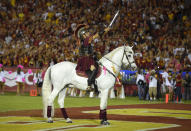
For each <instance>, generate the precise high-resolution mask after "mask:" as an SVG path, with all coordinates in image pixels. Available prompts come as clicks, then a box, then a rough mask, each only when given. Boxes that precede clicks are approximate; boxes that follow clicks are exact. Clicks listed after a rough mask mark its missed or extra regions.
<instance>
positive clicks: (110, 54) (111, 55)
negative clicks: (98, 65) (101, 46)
mask: <svg viewBox="0 0 191 131" xmlns="http://www.w3.org/2000/svg"><path fill="white" fill-rule="evenodd" d="M122 48H123V46H120V47H118V48H115V49H114V50H112V51H111V52H109V53H108V54H106V55H105V56H104V57H106V58H109V59H110V58H112V57H113V55H114V54H115V53H116V52H117V51H119V50H121V49H122Z"/></svg>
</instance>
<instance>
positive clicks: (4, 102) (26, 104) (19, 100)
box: [0, 93, 191, 112]
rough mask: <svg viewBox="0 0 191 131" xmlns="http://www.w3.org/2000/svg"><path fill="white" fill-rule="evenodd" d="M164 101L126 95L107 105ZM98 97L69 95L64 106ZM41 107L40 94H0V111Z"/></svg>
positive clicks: (91, 102) (83, 104) (86, 103)
mask: <svg viewBox="0 0 191 131" xmlns="http://www.w3.org/2000/svg"><path fill="white" fill-rule="evenodd" d="M154 103H156V104H157V103H164V101H156V102H153V101H152V102H150V101H143V100H141V101H140V100H138V97H126V98H125V99H118V98H115V99H108V105H128V104H154ZM183 103H184V104H191V100H190V101H183ZM99 104H100V99H99V98H89V97H70V96H67V97H66V99H65V107H91V106H99ZM55 107H56V108H59V106H58V104H57V99H56V100H55ZM33 109H42V97H41V96H29V95H28V94H26V95H24V96H16V95H15V93H6V94H5V95H0V112H5V111H15V110H33Z"/></svg>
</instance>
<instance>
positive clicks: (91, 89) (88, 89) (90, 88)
mask: <svg viewBox="0 0 191 131" xmlns="http://www.w3.org/2000/svg"><path fill="white" fill-rule="evenodd" d="M86 90H87V91H93V90H94V89H93V88H92V87H91V86H88V87H87V89H86Z"/></svg>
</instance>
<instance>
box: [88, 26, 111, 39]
mask: <svg viewBox="0 0 191 131" xmlns="http://www.w3.org/2000/svg"><path fill="white" fill-rule="evenodd" d="M109 30H110V28H109V27H107V28H105V29H104V31H102V32H98V33H96V34H95V35H93V36H92V37H91V38H90V39H89V42H91V41H92V40H94V39H96V38H97V37H99V36H102V35H103V34H104V33H107V32H108V31H109Z"/></svg>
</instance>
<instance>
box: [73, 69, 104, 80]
mask: <svg viewBox="0 0 191 131" xmlns="http://www.w3.org/2000/svg"><path fill="white" fill-rule="evenodd" d="M101 71H102V70H101V67H100V66H99V67H98V72H97V75H96V78H98V77H99V76H100V75H101ZM76 74H77V75H78V76H81V77H85V78H88V75H87V74H86V73H85V72H84V71H80V70H76Z"/></svg>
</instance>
